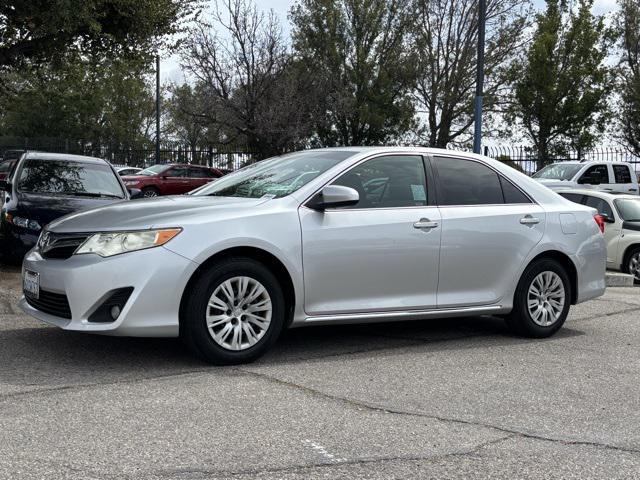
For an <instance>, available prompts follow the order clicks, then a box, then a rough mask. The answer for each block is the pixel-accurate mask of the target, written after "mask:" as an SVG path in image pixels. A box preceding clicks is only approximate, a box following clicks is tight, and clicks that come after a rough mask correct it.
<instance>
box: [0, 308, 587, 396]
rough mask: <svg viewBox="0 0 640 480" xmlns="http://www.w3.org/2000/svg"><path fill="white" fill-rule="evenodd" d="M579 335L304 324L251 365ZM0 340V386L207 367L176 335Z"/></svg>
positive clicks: (487, 323)
mask: <svg viewBox="0 0 640 480" xmlns="http://www.w3.org/2000/svg"><path fill="white" fill-rule="evenodd" d="M582 334H583V333H582V332H580V331H577V330H573V329H571V328H566V327H565V328H563V329H562V330H561V331H560V332H558V334H556V335H555V336H554V337H552V338H551V339H547V340H530V339H523V338H519V337H515V336H513V335H511V334H510V333H509V332H508V330H507V329H506V327H505V325H504V322H503V321H502V320H501V319H499V318H495V317H473V318H456V319H443V320H421V321H410V322H397V323H380V324H368V325H345V326H325V327H308V328H299V329H293V330H288V331H286V332H284V333H283V335H282V337H281V338H280V340H279V341H278V342H277V343H276V344H275V346H274V347H273V348H272V350H271V351H270V352H269V353H268V354H267V355H266V356H265V357H263V358H262V359H260V360H258V362H257V363H258V364H261V365H265V364H267V365H277V364H288V363H298V362H306V361H321V360H322V359H325V358H331V357H336V356H344V355H360V356H367V355H370V356H373V355H375V354H376V353H379V352H381V351H384V353H385V354H396V355H401V354H403V353H404V352H405V351H407V350H408V349H417V348H427V349H428V351H429V352H437V351H438V350H456V349H469V348H491V347H495V346H505V345H514V344H520V343H527V342H532V341H555V342H562V341H564V340H565V339H567V338H570V337H573V336H575V335H582ZM0 345H1V348H0V364H1V365H2V369H0V386H1V385H2V384H9V385H14V386H29V387H55V386H60V385H74V384H93V383H111V382H113V383H119V382H126V381H138V380H143V379H146V378H157V377H163V376H170V375H179V374H188V373H194V372H200V371H207V370H209V369H210V367H209V365H207V364H206V363H204V362H202V361H200V360H198V359H196V358H194V357H192V356H191V354H190V353H189V352H188V351H187V350H186V349H185V348H184V347H183V345H182V343H181V342H180V340H179V339H153V338H126V337H107V336H98V335H89V334H82V333H76V332H65V331H62V330H59V329H56V328H53V327H42V328H20V329H8V330H0ZM218 371H219V373H221V374H222V373H224V372H228V370H227V369H218ZM0 393H1V392H0Z"/></svg>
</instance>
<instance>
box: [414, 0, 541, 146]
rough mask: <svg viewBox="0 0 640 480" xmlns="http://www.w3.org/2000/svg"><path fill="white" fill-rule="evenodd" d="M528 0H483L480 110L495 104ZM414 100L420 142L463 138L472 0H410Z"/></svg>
mask: <svg viewBox="0 0 640 480" xmlns="http://www.w3.org/2000/svg"><path fill="white" fill-rule="evenodd" d="M528 5H529V1H528V0H487V16H486V53H485V75H486V80H485V93H484V95H485V98H484V106H485V111H495V110H497V109H499V107H500V101H501V98H503V97H504V92H503V90H504V89H505V88H506V85H507V83H508V75H507V70H508V66H509V65H510V64H511V62H512V60H513V59H514V58H515V57H516V55H517V54H518V53H519V52H520V51H521V48H522V46H523V43H524V41H525V35H524V30H525V27H526V26H527V8H528ZM414 8H415V18H416V25H415V31H414V38H413V40H414V45H415V50H416V52H417V54H418V80H417V85H416V95H415V97H416V103H417V105H418V113H419V114H421V117H423V118H424V122H425V124H424V126H423V132H422V133H423V141H424V143H427V144H428V145H429V146H433V147H446V146H447V145H448V144H449V143H461V142H462V141H463V140H468V138H469V135H468V134H469V128H470V127H471V125H472V124H473V97H474V95H475V83H476V65H477V62H476V60H477V59H476V48H477V43H478V1H477V0H415V6H414Z"/></svg>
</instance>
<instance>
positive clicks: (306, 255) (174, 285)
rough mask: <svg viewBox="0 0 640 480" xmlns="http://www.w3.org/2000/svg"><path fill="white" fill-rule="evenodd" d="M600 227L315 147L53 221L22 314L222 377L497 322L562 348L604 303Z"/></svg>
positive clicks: (485, 162)
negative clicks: (384, 326) (270, 352)
mask: <svg viewBox="0 0 640 480" xmlns="http://www.w3.org/2000/svg"><path fill="white" fill-rule="evenodd" d="M595 213H596V211H595V210H594V209H592V208H589V207H586V206H582V205H577V204H574V203H571V202H569V201H567V200H565V199H563V198H562V197H560V196H559V195H557V194H556V193H554V192H552V191H551V190H549V189H547V188H546V187H544V186H542V185H540V184H538V183H537V182H535V181H534V180H531V179H529V178H528V177H527V176H525V175H523V174H521V173H519V172H517V171H516V170H514V169H512V168H510V167H508V166H506V165H504V164H502V163H499V162H496V161H494V160H491V159H488V158H485V157H481V156H478V155H473V154H468V153H458V152H454V151H449V150H437V149H426V148H356V147H352V148H336V149H322V150H308V151H302V152H297V153H292V154H288V155H283V156H281V157H277V158H273V159H270V160H265V161H262V162H258V163H256V164H253V165H251V166H248V167H246V168H244V169H242V170H240V171H238V172H236V173H234V174H231V175H228V176H226V177H223V178H221V179H220V180H218V181H216V182H214V183H212V184H210V185H208V186H206V187H204V188H202V189H199V190H198V191H197V192H195V193H194V194H192V195H186V196H175V197H163V198H157V199H149V200H143V201H138V202H126V203H121V204H116V205H113V206H109V207H104V208H97V209H93V210H89V211H85V212H81V213H76V214H73V215H69V216H67V217H64V218H62V219H60V220H57V221H55V222H53V223H52V224H50V225H49V226H48V227H47V228H46V229H45V230H44V231H43V233H42V235H41V237H40V240H39V242H38V245H37V246H36V247H35V248H34V249H33V250H32V251H31V252H30V253H29V254H28V256H27V257H26V259H25V261H24V265H23V286H24V297H23V299H22V301H21V306H22V308H23V309H24V310H25V311H26V312H27V313H28V314H30V315H32V316H34V317H36V318H38V319H40V320H42V321H44V322H47V323H49V324H52V325H57V326H59V327H61V328H63V329H66V330H75V331H82V332H91V333H101V334H110V335H129V336H178V335H179V336H181V337H183V339H184V340H185V341H186V343H187V344H188V345H189V346H190V347H191V349H192V350H193V352H194V353H196V354H197V355H199V356H201V357H203V358H205V359H206V360H208V361H210V362H213V363H217V364H233V363H242V362H248V361H251V360H254V359H256V358H257V357H259V356H260V355H262V354H263V353H264V352H265V351H266V350H267V349H268V348H270V347H271V346H272V345H273V344H274V342H275V341H276V339H277V338H278V336H279V334H280V332H281V331H282V330H283V329H284V328H291V327H301V326H305V325H319V324H323V325H328V324H344V323H357V322H382V321H384V322H386V321H395V320H404V319H421V318H428V317H436V318H438V317H454V316H473V315H486V314H490V315H501V316H504V317H505V319H506V321H507V323H508V325H509V327H511V328H512V329H513V330H514V331H515V332H517V333H519V334H521V335H525V336H530V337H547V336H550V335H552V334H554V333H555V332H556V331H557V330H558V329H560V328H561V326H562V324H563V323H564V321H565V319H566V317H567V314H568V312H569V307H570V305H572V304H576V303H579V302H584V301H585V300H589V299H591V298H594V297H597V296H599V295H602V294H603V292H604V288H605V282H604V276H605V243H604V238H603V235H602V232H601V231H600V229H599V226H598V224H597V222H596V221H595V220H594V215H595Z"/></svg>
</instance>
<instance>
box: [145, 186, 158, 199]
mask: <svg viewBox="0 0 640 480" xmlns="http://www.w3.org/2000/svg"><path fill="white" fill-rule="evenodd" d="M159 195H160V192H159V191H158V189H157V188H155V187H144V188H143V189H142V196H143V197H145V198H152V197H157V196H159Z"/></svg>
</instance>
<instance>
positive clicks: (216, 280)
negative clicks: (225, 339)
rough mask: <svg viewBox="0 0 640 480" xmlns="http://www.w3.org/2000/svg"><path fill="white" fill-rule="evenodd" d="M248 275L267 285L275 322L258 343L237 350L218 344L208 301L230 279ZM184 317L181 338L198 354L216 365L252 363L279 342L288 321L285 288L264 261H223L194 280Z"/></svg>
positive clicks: (182, 316)
mask: <svg viewBox="0 0 640 480" xmlns="http://www.w3.org/2000/svg"><path fill="white" fill-rule="evenodd" d="M237 276H246V277H250V278H252V279H255V280H257V281H258V282H260V283H261V284H262V286H264V288H265V289H266V291H267V292H268V294H269V297H270V300H271V307H272V313H271V322H270V324H269V326H268V328H267V329H266V332H265V333H264V335H263V336H262V338H260V339H259V340H258V342H257V343H256V344H255V345H253V346H251V347H248V348H246V349H245V350H240V351H234V350H229V349H226V348H224V347H223V346H221V345H219V344H218V343H216V341H215V340H214V339H213V337H212V336H211V334H210V333H209V329H208V327H207V324H206V319H205V317H206V312H207V309H208V302H209V299H210V298H211V295H212V294H213V293H214V291H215V290H216V288H217V287H218V286H219V285H221V284H222V283H223V282H225V281H226V280H228V279H230V278H233V277H237ZM186 295H188V297H187V298H186V299H185V300H186V301H185V304H184V308H183V311H182V315H181V318H180V327H181V328H180V330H181V333H180V334H181V337H182V339H183V340H184V342H185V344H186V345H187V347H188V348H189V349H190V350H191V351H192V352H193V353H194V354H195V355H196V356H198V357H200V358H202V359H203V360H205V361H207V362H209V363H212V364H214V365H237V364H241V363H249V362H252V361H254V360H256V359H257V358H259V357H261V356H262V355H263V354H264V353H265V352H266V351H267V350H269V348H270V347H271V346H273V344H274V343H275V342H276V340H277V339H278V337H279V336H280V333H281V331H282V328H283V326H284V323H285V311H286V308H285V301H284V295H283V293H282V288H281V286H280V284H279V282H278V280H277V279H276V277H275V276H274V275H273V273H271V271H270V270H269V269H268V268H267V267H265V266H264V265H263V264H262V263H260V262H258V261H256V260H253V259H251V258H245V257H233V258H228V259H225V260H222V261H220V262H219V263H216V264H215V265H213V266H212V267H211V268H210V269H209V270H207V271H206V272H204V273H203V274H201V275H200V276H199V277H198V279H197V280H196V281H195V282H194V284H193V287H192V289H191V291H190V292H187V293H186Z"/></svg>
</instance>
